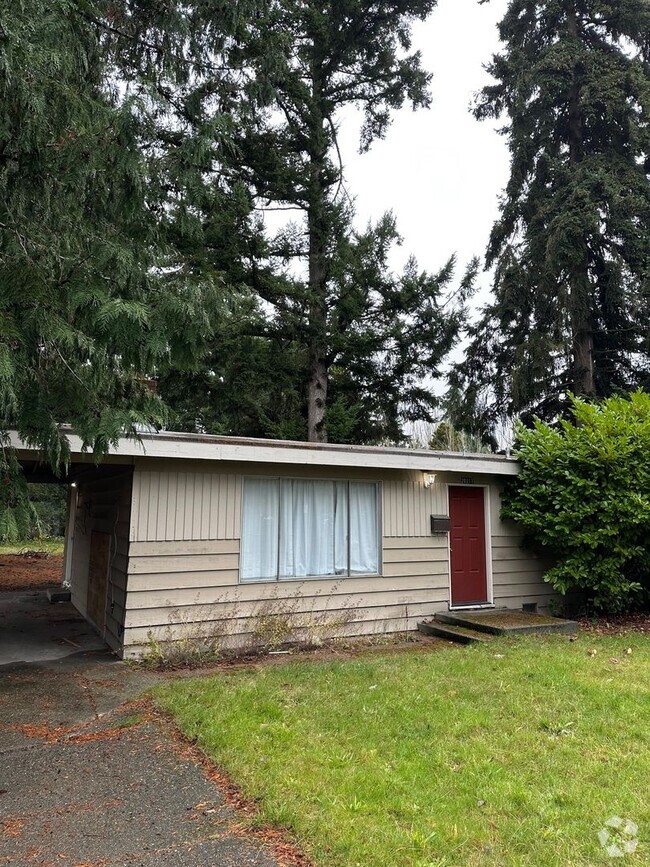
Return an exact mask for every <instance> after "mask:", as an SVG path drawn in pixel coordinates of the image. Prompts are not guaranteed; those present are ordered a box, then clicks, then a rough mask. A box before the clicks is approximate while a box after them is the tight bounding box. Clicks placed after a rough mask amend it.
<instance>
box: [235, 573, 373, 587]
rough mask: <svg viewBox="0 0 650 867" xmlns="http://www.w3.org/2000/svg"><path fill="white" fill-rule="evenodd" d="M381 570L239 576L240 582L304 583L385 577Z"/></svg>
mask: <svg viewBox="0 0 650 867" xmlns="http://www.w3.org/2000/svg"><path fill="white" fill-rule="evenodd" d="M383 577H384V576H383V575H382V574H381V572H354V573H352V574H351V575H302V576H300V577H297V578H241V577H240V578H239V583H240V584H291V583H292V582H293V583H294V584H302V583H303V582H304V581H332V582H334V583H336V582H337V581H356V579H357V578H383Z"/></svg>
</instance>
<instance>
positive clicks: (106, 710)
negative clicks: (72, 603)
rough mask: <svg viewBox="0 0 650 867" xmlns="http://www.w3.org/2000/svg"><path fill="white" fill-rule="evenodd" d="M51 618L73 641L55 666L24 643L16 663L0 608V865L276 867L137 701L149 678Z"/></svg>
mask: <svg viewBox="0 0 650 867" xmlns="http://www.w3.org/2000/svg"><path fill="white" fill-rule="evenodd" d="M0 601H1V600H0ZM32 602H34V600H32ZM52 614H53V615H55V619H56V618H57V617H58V619H59V620H62V619H67V621H68V628H69V629H72V630H73V631H75V636H76V637H75V639H69V641H70V642H71V643H67V642H66V641H62V640H59V639H60V638H61V637H62V634H60V635H59V639H57V642H58V644H57V647H58V651H57V653H56V654H54V656H55V658H52V656H53V654H52V642H51V641H50V642H47V641H46V642H44V647H43V654H42V656H43V657H44V658H41V659H34V658H33V657H35V656H36V657H37V656H38V650H37V649H36V648H37V643H35V642H34V641H33V640H31V639H30V638H25V636H23V639H24V641H23V644H24V646H26V647H29V648H30V649H29V652H28V653H25V654H24V655H25V656H29V657H30V659H29V661H27V660H21V659H20V658H18V659H17V658H16V657H17V656H18V657H20V656H21V653H20V649H19V645H20V642H18V643H17V642H16V640H15V638H16V631H17V630H16V628H14V629H13V633H12V631H11V625H10V621H11V617H10V616H8V615H7V610H6V608H5V609H3V618H2V620H0V865H11V867H18V865H25V867H29V865H34V867H54V865H57V867H113V865H124V867H127V865H128V867H166V865H174V867H245V865H255V867H281V862H280V861H278V860H277V858H276V856H275V854H274V852H273V851H272V850H271V849H270V848H269V847H267V846H266V845H265V844H263V843H260V842H259V841H258V840H257V839H256V838H254V837H252V836H250V835H248V834H246V832H244V831H242V830H241V828H240V827H239V823H238V819H239V817H238V815H237V813H236V812H235V811H234V810H233V808H232V807H230V806H228V804H227V803H226V799H225V797H224V794H223V792H222V791H220V789H219V788H218V787H217V786H216V785H215V784H214V783H213V782H212V781H211V780H209V779H208V778H207V777H206V774H205V772H204V771H203V769H202V767H201V766H200V764H198V762H197V761H196V760H195V758H194V757H193V755H192V752H191V751H190V750H183V749H180V748H179V746H178V744H177V743H175V741H174V738H173V737H172V736H170V730H169V728H168V726H167V724H166V723H165V721H164V720H162V719H160V718H159V717H157V715H156V714H155V713H152V711H151V708H150V706H149V705H148V703H147V702H146V701H141V700H140V696H141V695H142V693H143V692H144V691H145V690H146V689H147V688H148V687H150V686H151V685H152V684H153V683H154V682H155V681H156V676H154V675H151V674H147V673H145V672H140V671H137V670H134V669H133V668H130V667H129V666H127V665H125V664H124V663H121V662H119V661H116V660H115V659H114V657H113V656H112V655H111V654H110V653H109V651H108V650H107V649H101V645H100V647H93V648H89V649H84V650H78V649H76V648H75V645H77V647H79V645H80V644H81V645H83V643H84V642H85V641H86V640H87V638H88V637H87V636H86V637H84V634H83V633H84V625H83V621H81V622H79V620H78V618H76V616H75V614H74V610H73V609H72V610H71V607H66V609H65V611H63V609H61V608H58V609H53V611H52ZM63 614H65V617H63V616H62V615H63ZM44 616H45V615H44ZM41 625H42V624H41ZM14 627H15V624H14ZM5 630H6V632H5ZM18 632H20V629H19V630H18ZM3 634H4V635H3ZM44 634H45V633H44ZM9 635H13V640H12V642H11V643H9V642H4V643H3V637H4V638H6V637H7V636H9ZM63 637H64V636H63ZM88 640H90V639H88ZM93 640H94V639H93ZM57 642H55V643H57ZM95 643H97V642H96V641H95ZM3 644H4V650H5V653H4V657H3ZM10 646H11V649H10V650H9V647H10Z"/></svg>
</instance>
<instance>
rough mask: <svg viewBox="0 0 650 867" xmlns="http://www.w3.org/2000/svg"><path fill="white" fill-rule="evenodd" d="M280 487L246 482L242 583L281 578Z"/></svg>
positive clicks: (258, 481) (260, 481) (269, 482)
mask: <svg viewBox="0 0 650 867" xmlns="http://www.w3.org/2000/svg"><path fill="white" fill-rule="evenodd" d="M279 501H280V483H279V481H277V480H276V479H244V507H243V515H242V534H241V558H240V564H239V574H240V578H241V580H242V581H252V580H260V579H262V578H277V577H278V538H279V509H278V505H279Z"/></svg>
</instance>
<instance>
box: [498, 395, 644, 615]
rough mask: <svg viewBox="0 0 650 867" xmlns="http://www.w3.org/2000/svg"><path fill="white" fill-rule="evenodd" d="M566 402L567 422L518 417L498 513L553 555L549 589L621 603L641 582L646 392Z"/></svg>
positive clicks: (606, 606)
mask: <svg viewBox="0 0 650 867" xmlns="http://www.w3.org/2000/svg"><path fill="white" fill-rule="evenodd" d="M572 411H573V415H574V419H575V423H572V422H569V421H562V422H560V423H559V424H558V425H549V424H546V423H543V422H541V421H537V422H536V423H535V426H534V427H533V428H532V429H525V428H524V427H523V426H520V427H519V429H518V446H517V457H518V458H519V460H520V461H521V463H522V471H521V474H520V475H519V476H518V477H517V478H516V479H514V480H513V482H512V484H511V485H510V486H509V487H508V488H507V490H506V491H505V493H504V500H503V516H504V517H505V518H511V519H514V520H515V521H517V522H518V523H519V524H521V525H523V527H524V528H525V531H526V542H527V543H528V544H529V545H532V546H535V547H538V548H539V547H541V549H542V550H543V551H544V552H546V553H548V554H551V555H552V556H553V558H554V560H555V562H556V565H555V566H554V567H553V568H552V569H550V570H549V571H548V572H547V574H546V576H545V578H546V580H547V581H548V582H549V583H550V584H552V585H553V587H554V588H555V589H556V590H558V591H559V592H560V593H567V592H570V591H574V590H583V591H585V592H586V595H587V597H588V599H589V600H590V601H591V603H592V604H593V606H594V607H595V608H597V609H601V610H606V611H610V612H615V611H620V610H623V609H625V608H628V607H630V606H631V605H632V604H634V603H635V602H638V601H639V600H640V598H642V597H643V595H644V594H646V599H647V592H648V590H649V589H650V394H647V393H645V392H643V391H638V392H635V393H634V394H632V395H630V396H629V397H612V398H609V399H608V400H605V401H603V402H602V403H600V404H594V403H587V402H585V401H583V400H578V399H574V400H573V409H572Z"/></svg>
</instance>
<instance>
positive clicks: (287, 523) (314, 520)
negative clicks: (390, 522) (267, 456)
mask: <svg viewBox="0 0 650 867" xmlns="http://www.w3.org/2000/svg"><path fill="white" fill-rule="evenodd" d="M348 556H349V562H348ZM378 571H379V522H378V515H377V485H375V484H374V483H367V482H350V483H348V482H330V481H313V480H302V479H281V480H278V479H245V480H244V503H243V525H242V538H241V562H240V576H241V580H242V581H255V580H257V581H259V580H263V579H277V578H280V579H285V580H287V579H291V578H307V577H327V576H336V575H347V574H348V573H349V574H351V575H361V574H376V573H377V572H378Z"/></svg>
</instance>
